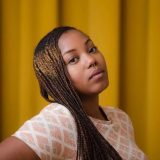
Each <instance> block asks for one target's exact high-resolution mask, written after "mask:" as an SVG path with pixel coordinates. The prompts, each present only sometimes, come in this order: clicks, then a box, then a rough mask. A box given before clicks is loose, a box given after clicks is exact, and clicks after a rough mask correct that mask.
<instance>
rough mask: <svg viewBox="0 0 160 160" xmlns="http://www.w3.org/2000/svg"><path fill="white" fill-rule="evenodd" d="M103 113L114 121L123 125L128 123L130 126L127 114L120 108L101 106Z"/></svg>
mask: <svg viewBox="0 0 160 160" xmlns="http://www.w3.org/2000/svg"><path fill="white" fill-rule="evenodd" d="M103 110H104V112H105V114H106V115H107V116H108V118H109V119H111V120H112V121H114V122H117V123H121V124H123V125H129V126H130V127H132V121H131V119H130V117H129V115H128V114H127V113H126V112H125V111H123V110H122V109H120V108H117V107H112V106H107V107H103Z"/></svg>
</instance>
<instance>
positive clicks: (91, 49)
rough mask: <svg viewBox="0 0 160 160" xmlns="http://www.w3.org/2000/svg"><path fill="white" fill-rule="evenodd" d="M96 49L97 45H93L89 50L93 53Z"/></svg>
mask: <svg viewBox="0 0 160 160" xmlns="http://www.w3.org/2000/svg"><path fill="white" fill-rule="evenodd" d="M93 49H94V51H93ZM96 51H97V47H96V46H94V47H91V48H90V49H89V50H88V52H89V53H91V52H93V53H95V52H96Z"/></svg>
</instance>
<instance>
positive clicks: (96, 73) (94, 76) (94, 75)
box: [89, 69, 104, 80]
mask: <svg viewBox="0 0 160 160" xmlns="http://www.w3.org/2000/svg"><path fill="white" fill-rule="evenodd" d="M103 74H104V70H102V69H97V70H93V72H92V73H91V75H90V77H89V80H91V79H99V78H101V77H103Z"/></svg>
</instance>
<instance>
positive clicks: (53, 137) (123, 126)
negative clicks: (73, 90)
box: [13, 103, 147, 160]
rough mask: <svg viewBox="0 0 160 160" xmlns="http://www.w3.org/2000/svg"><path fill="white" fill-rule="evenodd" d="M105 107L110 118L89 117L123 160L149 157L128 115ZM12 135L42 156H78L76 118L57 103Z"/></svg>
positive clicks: (58, 159)
mask: <svg viewBox="0 0 160 160" xmlns="http://www.w3.org/2000/svg"><path fill="white" fill-rule="evenodd" d="M103 111H104V113H105V114H106V115H107V118H108V119H109V121H104V120H98V119H95V118H92V117H90V119H91V120H92V122H93V124H94V125H95V126H96V128H97V129H98V131H99V132H100V133H101V134H102V135H103V136H104V138H105V139H107V141H108V142H109V143H110V144H111V145H112V146H113V147H114V148H115V149H116V150H117V151H118V153H119V154H120V156H121V157H122V158H123V159H124V160H145V159H147V158H146V156H145V154H144V153H143V152H142V151H141V150H140V149H139V148H138V147H137V145H136V143H135V140H134V131H133V127H132V124H131V121H130V119H129V117H128V115H127V114H126V113H125V112H123V111H122V110H120V109H116V108H113V107H105V108H103ZM13 136H15V137H17V138H19V139H20V140H22V141H23V142H24V143H26V144H27V145H28V146H29V147H30V148H32V149H33V150H34V151H35V153H36V154H37V155H38V156H39V157H40V159H41V160H74V159H76V150H77V130H76V125H75V121H74V119H73V117H72V115H71V113H70V112H69V111H68V109H67V108H65V107H64V106H63V105H60V104H58V103H51V104H49V105H48V106H46V107H45V108H44V109H43V110H42V111H41V112H40V113H39V114H38V115H36V116H34V117H33V118H32V119H30V120H28V121H26V122H25V123H24V125H23V126H22V127H21V128H20V129H19V130H18V131H16V133H15V134H14V135H13Z"/></svg>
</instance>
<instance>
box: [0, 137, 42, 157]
mask: <svg viewBox="0 0 160 160" xmlns="http://www.w3.org/2000/svg"><path fill="white" fill-rule="evenodd" d="M0 160H40V158H39V157H38V156H37V155H36V153H35V152H34V151H33V150H32V149H31V148H29V147H28V146H27V145H26V144H25V143H24V142H22V141H21V140H19V139H17V138H16V137H9V138H7V139H5V140H4V141H3V142H1V143H0Z"/></svg>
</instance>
